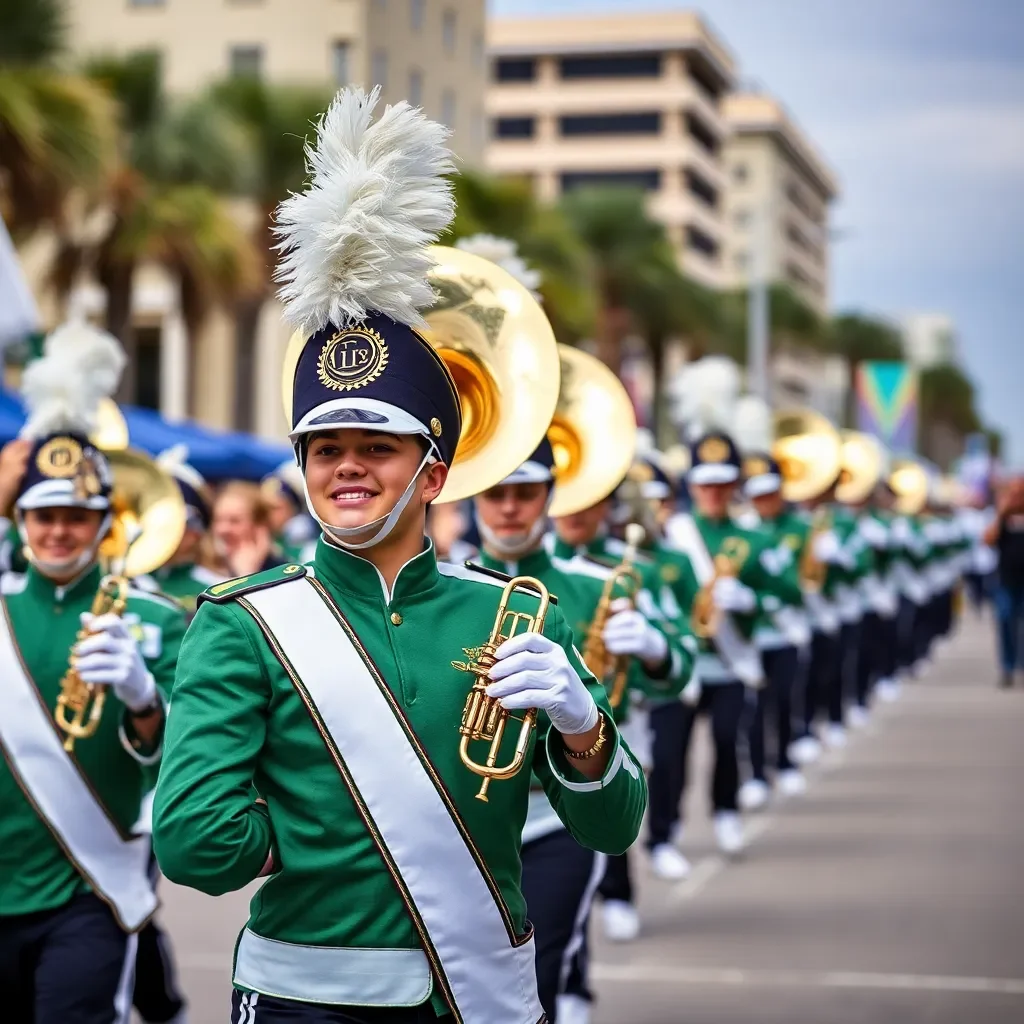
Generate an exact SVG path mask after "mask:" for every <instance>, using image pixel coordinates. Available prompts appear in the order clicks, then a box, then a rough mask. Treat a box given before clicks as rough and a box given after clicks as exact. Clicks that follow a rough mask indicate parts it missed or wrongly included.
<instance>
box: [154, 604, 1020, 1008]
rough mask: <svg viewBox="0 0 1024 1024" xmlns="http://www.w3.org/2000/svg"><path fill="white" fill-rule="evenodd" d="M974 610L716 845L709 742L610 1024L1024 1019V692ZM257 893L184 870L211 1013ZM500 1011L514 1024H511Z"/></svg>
mask: <svg viewBox="0 0 1024 1024" xmlns="http://www.w3.org/2000/svg"><path fill="white" fill-rule="evenodd" d="M994 682H995V669H994V666H993V653H992V641H991V626H990V625H988V624H987V623H986V624H981V623H977V622H974V621H971V622H968V623H966V624H965V626H964V627H963V629H962V630H961V633H960V635H959V636H958V637H957V638H956V639H955V640H954V641H953V642H952V644H951V645H949V646H947V647H946V648H944V649H943V650H941V651H940V652H939V655H938V658H937V661H936V664H935V666H934V667H933V668H932V669H931V670H930V671H929V672H928V674H927V675H926V676H925V677H924V678H923V679H921V680H919V681H917V682H915V683H912V684H911V685H909V686H908V687H906V688H905V689H904V695H903V697H902V699H901V700H900V701H899V702H897V703H896V704H893V705H887V706H884V707H879V708H878V709H877V710H876V712H875V714H874V715H873V716H872V719H871V722H870V723H869V725H868V726H867V727H866V728H865V729H864V730H862V731H860V732H858V733H855V734H854V735H853V736H852V737H851V741H850V743H849V745H848V747H847V748H846V749H845V750H842V751H832V752H829V753H828V754H827V755H826V757H825V758H824V759H823V761H822V762H821V763H820V764H819V765H817V766H815V767H814V768H812V769H811V771H810V773H809V774H810V787H809V790H808V792H807V793H806V794H805V795H804V796H802V797H798V798H793V799H791V800H787V801H784V802H778V803H776V804H775V805H774V806H772V807H771V808H770V809H769V810H767V811H766V812H763V813H762V814H760V815H758V816H751V817H750V818H749V819H748V823H747V824H748V828H749V830H750V833H751V838H752V841H751V843H750V846H749V848H748V850H747V851H746V853H745V854H744V855H743V857H742V859H741V860H738V861H735V862H729V863H726V862H725V861H723V860H722V858H720V857H719V856H718V854H717V853H716V852H715V850H714V846H713V843H712V837H711V832H710V823H709V821H708V816H707V808H706V804H705V802H704V793H703V791H704V789H705V786H704V785H703V779H704V777H705V772H706V762H707V744H706V738H705V737H703V736H702V737H701V742H700V743H699V744H698V749H697V750H696V751H695V758H696V761H697V763H698V767H697V769H696V771H694V772H693V773H692V775H693V779H694V782H695V784H697V783H699V786H697V785H695V786H694V789H695V790H697V791H695V792H691V793H690V794H689V799H688V815H687V820H688V824H687V830H686V835H685V838H684V843H683V849H684V850H685V852H686V854H687V856H688V857H690V859H691V861H692V862H693V872H692V874H691V876H690V878H689V879H688V880H687V881H685V882H680V883H675V884H669V883H664V882H661V881H659V880H657V879H654V878H653V877H652V876H651V875H650V873H649V871H648V869H647V865H646V862H645V860H644V857H643V855H642V853H640V852H639V851H635V852H634V875H635V877H636V880H637V882H638V885H639V889H640V910H641V915H642V918H643V932H642V934H641V937H640V938H639V939H638V940H637V941H636V942H634V943H631V944H629V945H610V944H608V943H606V942H604V941H603V939H602V937H601V935H600V934H599V933H600V928H599V927H598V926H596V923H595V927H594V929H593V933H592V934H593V937H594V965H593V974H594V985H595V989H596V991H597V995H598V1002H597V1006H596V1009H595V1013H594V1024H613V1022H616V1024H617V1022H624V1024H677V1022H678V1024H861V1022H864V1024H868V1022H870V1024H890V1022H891V1024H1024V881H1022V877H1021V876H1022V874H1024V687H1022V688H1018V689H1017V690H1014V691H1009V692H1007V691H998V690H996V688H995V685H994ZM251 892H252V890H251V889H250V890H247V891H245V892H240V893H233V894H230V895H228V896H224V897H221V898H219V899H212V898H210V897H207V896H203V895H200V894H198V893H195V892H192V891H189V890H185V889H180V888H177V887H175V886H172V885H170V884H168V883H166V882H165V883H164V887H163V890H162V895H163V903H164V909H163V920H164V923H165V925H166V927H167V928H168V930H169V932H170V934H171V936H172V938H173V942H174V946H175V951H176V955H177V959H178V964H179V970H180V975H181V979H182V983H183V986H184V988H185V991H186V993H187V994H188V996H189V998H190V1001H191V1011H190V1019H191V1021H192V1024H226V1022H227V1021H228V1019H229V1015H228V998H229V990H230V964H231V951H232V947H233V943H234V939H235V937H236V935H237V933H238V930H239V929H240V927H241V926H242V924H243V923H244V921H245V918H246V914H247V909H246V908H247V903H248V899H249V896H250V895H251ZM495 1024H499V1022H495Z"/></svg>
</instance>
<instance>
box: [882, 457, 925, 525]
mask: <svg viewBox="0 0 1024 1024" xmlns="http://www.w3.org/2000/svg"><path fill="white" fill-rule="evenodd" d="M889 487H890V489H891V490H892V492H893V494H894V495H895V496H896V501H895V508H896V511H897V512H898V513H899V514H900V515H903V516H916V515H918V514H919V513H921V512H922V511H924V507H925V505H927V504H928V490H929V481H928V471H927V470H926V469H925V468H924V466H922V465H921V463H920V462H918V461H917V460H916V459H910V458H903V459H897V460H896V461H895V462H894V463H893V467H892V472H891V473H890V474H889Z"/></svg>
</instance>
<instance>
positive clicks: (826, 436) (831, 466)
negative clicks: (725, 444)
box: [772, 409, 842, 502]
mask: <svg viewBox="0 0 1024 1024" xmlns="http://www.w3.org/2000/svg"><path fill="white" fill-rule="evenodd" d="M774 433H775V442H774V443H773V445H772V455H773V457H774V458H775V460H776V462H778V464H779V468H780V469H781V470H782V496H783V498H785V499H786V501H795V502H800V501H809V500H810V499H812V498H816V497H818V496H819V495H821V494H824V493H825V491H827V490H828V489H829V488H830V487H831V486H832V485H833V484H834V483H835V482H836V480H837V479H838V477H839V473H840V470H841V468H842V442H841V440H840V437H839V431H837V430H836V428H835V427H833V426H832V424H831V423H830V422H829V420H828V419H826V417H824V416H822V415H821V414H820V413H817V412H814V411H812V410H810V409H795V410H794V409H789V410H780V411H779V412H777V413H776V414H775V423H774Z"/></svg>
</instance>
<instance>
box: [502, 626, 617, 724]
mask: <svg viewBox="0 0 1024 1024" xmlns="http://www.w3.org/2000/svg"><path fill="white" fill-rule="evenodd" d="M494 656H495V657H496V658H497V659H498V660H497V663H496V664H495V665H494V667H493V668H492V669H491V673H490V674H491V679H492V680H493V681H492V682H491V685H490V686H488V687H487V696H488V697H496V698H497V699H498V700H499V701H500V702H501V706H502V707H503V708H505V709H506V710H508V711H525V710H527V709H528V708H538V709H539V710H541V711H546V712H547V714H548V718H550V719H551V724H552V725H553V726H554V728H555V730H556V731H557V732H560V733H561V734H562V735H563V736H578V735H580V734H582V733H585V732H590V730H591V729H593V728H594V726H595V725H597V718H598V710H597V704H596V703H595V701H594V698H593V697H592V696H591V694H590V691H589V690H588V689H587V687H586V684H585V683H584V682H583V680H582V679H580V677H579V676H578V675H577V674H576V670H575V669H574V668H573V667H572V665H570V664H569V659H568V658H567V657H566V656H565V651H563V650H562V648H561V647H559V646H558V644H556V643H555V642H554V641H552V640H549V639H548V638H547V637H546V636H544V634H543V633H518V634H517V635H516V636H514V637H511V638H509V639H508V640H506V641H505V642H504V643H503V644H502V645H501V646H500V647H499V648H498V649H497V651H495V652H494Z"/></svg>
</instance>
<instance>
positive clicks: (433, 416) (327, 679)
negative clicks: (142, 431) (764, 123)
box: [154, 89, 646, 1024]
mask: <svg viewBox="0 0 1024 1024" xmlns="http://www.w3.org/2000/svg"><path fill="white" fill-rule="evenodd" d="M378 95H379V93H378V91H377V90H375V91H374V92H373V93H371V94H370V95H369V96H367V95H366V94H365V93H364V92H363V91H362V90H360V89H346V90H343V91H342V92H341V93H340V94H339V95H338V97H337V98H336V100H335V101H334V103H333V104H332V106H331V108H330V109H329V111H328V112H327V114H326V115H325V117H324V119H323V121H322V122H321V124H320V125H319V127H318V141H317V146H316V148H315V150H313V151H312V153H311V156H310V164H311V166H310V171H311V178H312V180H311V184H310V186H309V188H308V190H307V191H306V192H303V193H300V194H298V195H296V196H293V197H292V198H290V199H289V200H287V201H286V202H285V203H284V204H283V205H282V207H281V210H280V213H279V223H280V224H281V225H282V226H281V229H280V230H281V234H282V247H283V249H284V251H285V257H284V262H283V271H282V280H283V281H284V287H283V289H282V296H283V299H284V302H285V307H286V312H287V315H288V317H289V319H290V320H292V321H293V322H294V323H296V324H298V325H299V331H300V333H299V335H298V341H299V343H300V347H299V348H298V349H296V350H295V351H296V352H297V359H296V360H295V361H294V364H293V366H294V369H292V366H290V365H288V364H287V361H286V377H285V380H286V384H287V385H288V386H289V394H290V396H291V403H290V405H291V421H290V422H291V427H292V432H291V437H292V440H293V443H294V446H295V451H296V458H297V461H298V463H299V465H300V467H301V469H302V471H303V480H304V487H305V490H306V495H307V505H308V507H309V509H310V513H311V514H312V515H313V516H314V518H315V519H316V520H317V522H318V524H319V526H320V528H321V530H322V531H323V536H322V537H321V539H320V541H319V543H318V546H317V549H316V554H315V556H314V558H313V561H312V564H311V565H310V566H303V565H300V564H291V565H286V566H284V567H282V568H280V569H277V570H273V571H270V572H267V573H263V574H258V575H256V576H254V577H251V578H248V579H242V580H237V581H229V583H227V584H221V585H219V586H218V587H214V588H212V589H211V591H209V592H208V594H207V595H205V596H204V598H202V599H201V600H200V605H199V611H198V613H197V615H196V618H195V619H194V620H193V623H192V625H191V627H190V629H189V633H188V636H187V638H186V642H185V645H184V648H183V652H182V659H181V664H180V667H179V672H178V676H177V678H176V681H175V691H174V711H175V713H174V714H173V715H171V716H170V719H169V723H168V732H167V738H166V758H165V762H164V769H163V771H162V772H161V776H160V782H159V785H158V788H157V799H156V807H155V814H154V826H155V827H154V836H155V842H156V849H157V855H158V858H159V860H160V863H161V867H162V868H163V870H164V872H165V873H166V874H167V876H168V877H169V878H172V879H174V880H176V881H178V882H180V883H181V884H185V885H189V886H192V887H195V888H199V889H201V890H203V891H205V892H209V893H221V892H225V891H228V890H232V889H237V888H239V887H241V886H243V885H245V884H247V883H248V882H250V881H251V880H252V879H254V878H255V877H257V876H258V875H261V874H269V876H270V877H269V879H268V881H267V882H265V883H264V885H263V887H262V888H261V890H260V892H259V894H258V896H257V897H256V898H255V899H254V901H253V904H252V913H251V917H250V920H249V923H248V926H247V927H246V928H245V930H244V931H243V933H242V935H241V938H240V940H239V943H238V947H237V950H236V957H235V966H234V976H233V981H234V994H233V1000H232V1005H233V1011H232V1020H233V1021H234V1022H236V1024H238V1022H241V1021H244V1022H246V1024H274V1022H278V1021H286V1020H287V1021H295V1020H303V1021H310V1022H327V1021H342V1020H344V1021H352V1022H362V1021H381V1022H382V1021H387V1022H389V1024H392V1022H393V1024H401V1022H404V1021H427V1020H432V1019H434V1018H435V1016H445V1015H446V1014H448V1013H451V1014H452V1015H454V1016H455V1018H456V1019H457V1020H459V1021H462V1022H465V1024H494V1022H496V1021H502V1022H508V1024H536V1022H538V1021H539V1020H541V1018H542V1017H543V1009H542V1007H541V1005H540V1002H539V999H538V996H537V986H536V973H535V952H534V943H533V938H532V934H531V931H530V929H529V926H528V924H527V921H526V910H525V903H524V899H523V895H522V890H521V887H520V876H521V866H520V861H519V846H520V841H521V836H522V829H523V825H524V823H525V820H526V816H527V808H528V803H529V791H530V770H529V769H531V768H532V771H533V773H534V774H535V775H536V777H537V778H538V779H539V780H540V781H541V783H542V785H543V786H544V789H545V792H546V793H547V796H548V799H549V801H550V802H551V804H552V806H553V807H554V808H555V809H556V811H557V813H558V814H559V817H560V818H561V819H562V821H563V822H564V824H565V825H566V827H567V828H568V829H569V831H570V832H571V834H572V835H573V836H574V838H575V839H576V840H577V841H579V842H580V843H582V844H583V845H586V846H589V847H591V848H593V849H597V850H602V851H604V852H612V853H616V852H620V851H621V850H624V849H625V848H627V847H628V846H629V845H630V843H632V842H633V840H634V839H635V838H636V835H637V832H638V829H639V825H640V819H641V816H642V814H643V811H644V807H645V803H646V800H645V785H644V780H643V775H642V772H641V771H640V769H639V768H638V766H637V765H636V763H635V762H634V759H633V757H632V755H631V754H630V752H629V750H628V748H627V747H626V746H625V744H624V743H623V742H622V741H621V739H620V737H619V734H618V731H617V729H616V728H615V725H614V724H613V722H612V719H611V713H610V710H609V708H608V704H607V701H606V699H605V697H604V695H603V694H602V693H601V688H600V686H599V684H598V683H597V681H596V680H595V679H594V678H593V676H591V674H590V673H589V672H588V671H587V669H586V667H585V666H584V665H583V663H582V661H581V660H580V658H579V655H578V654H577V653H576V651H575V650H574V648H573V643H572V632H571V630H570V628H569V626H568V625H567V624H566V621H565V618H564V617H563V615H562V614H561V613H560V612H559V611H558V609H557V606H556V605H555V604H554V603H552V604H551V605H550V606H549V607H547V608H546V616H545V617H544V618H543V620H542V631H520V632H518V633H516V635H514V636H513V637H512V638H511V639H510V640H506V641H504V642H501V643H500V644H499V643H498V640H499V639H500V637H498V638H496V639H494V640H493V643H495V644H496V645H497V648H496V650H495V652H494V654H493V655H491V654H490V653H488V650H489V649H488V648H486V647H485V648H480V647H478V646H476V645H480V644H483V643H484V642H485V641H486V640H487V638H488V637H489V636H491V635H492V631H495V629H496V621H495V620H496V617H497V616H496V612H497V611H498V609H499V602H500V601H501V600H502V598H503V596H504V597H505V598H507V600H508V601H509V610H510V611H513V612H515V613H517V614H519V613H522V614H525V615H529V616H531V617H539V616H541V614H542V612H543V611H544V610H545V609H544V602H543V601H538V598H537V596H536V595H535V593H534V592H524V591H522V590H517V591H514V592H510V593H507V592H506V591H507V587H506V581H505V578H504V577H503V576H496V575H495V574H493V573H490V572H485V571H483V570H473V569H469V568H464V567H461V566H454V565H444V564H440V563H438V562H437V560H436V558H435V555H434V551H433V548H432V547H431V546H430V544H429V543H428V542H426V540H425V537H424V520H425V512H426V507H427V505H428V504H429V503H430V502H432V501H433V500H435V499H436V498H437V497H438V496H439V495H440V494H441V492H442V489H443V488H444V486H445V482H446V480H447V479H450V478H451V476H452V474H453V472H454V471H453V470H452V467H453V460H455V458H456V454H457V446H458V444H459V438H460V432H461V427H462V414H461V409H460V401H459V399H460V395H459V393H458V392H457V390H456V386H455V383H454V380H453V378H452V375H451V373H450V372H449V370H448V369H447V367H446V365H445V364H444V363H443V362H442V360H441V358H440V357H439V356H438V354H437V353H435V351H434V349H433V348H432V347H431V346H430V344H428V343H427V341H425V340H424V338H423V337H422V335H421V334H420V333H419V331H418V330H417V328H419V327H421V326H422V324H423V320H422V316H421V314H420V312H419V310H420V309H421V308H423V307H425V306H429V305H431V303H433V302H435V301H436V300H435V295H434V292H433V290H432V289H431V287H430V284H429V282H428V280H427V271H428V270H429V268H430V265H431V263H432V262H433V261H432V259H431V256H430V254H429V253H428V251H427V246H428V244H429V242H430V241H431V239H432V238H433V237H435V236H436V234H437V233H438V232H440V231H442V230H444V228H445V227H446V226H447V224H448V223H449V221H450V219H451V217H452V213H453V203H452V198H451V192H450V185H449V184H448V182H447V181H446V179H445V177H444V176H445V175H446V174H447V173H449V172H450V171H451V169H452V164H451V159H450V154H449V152H448V150H447V148H446V147H445V145H444V139H445V137H446V131H445V129H443V128H442V127H441V126H440V125H437V124H434V123H432V122H430V121H428V120H426V119H425V118H424V116H423V114H422V112H421V111H418V110H414V109H412V108H410V107H409V106H408V104H406V103H399V104H397V105H395V106H391V107H388V108H387V109H386V110H385V112H384V114H383V116H382V117H381V118H380V120H379V121H377V122H376V123H374V124H372V125H371V115H372V111H373V108H374V107H375V105H376V102H377V97H378ZM441 252H445V250H441ZM463 258H464V259H468V258H469V257H466V256H465V255H464V254H463ZM478 262H479V263H481V264H482V263H484V261H482V260H481V261H478ZM495 273H498V274H501V272H500V271H497V270H496V271H495ZM471 287H472V288H476V287H477V286H476V285H472V286H471ZM514 287H518V286H516V285H515V282H514V280H513V279H512V278H510V277H508V275H502V277H501V284H500V287H498V286H495V288H496V289H497V292H502V291H505V290H508V289H513V288H514ZM484 291H493V289H487V288H486V287H485V288H484ZM517 298H519V296H517ZM528 300H529V296H528V295H527V294H526V293H525V291H522V293H521V303H525V302H527V301H528ZM450 308H451V307H448V309H450ZM478 309H479V305H475V306H471V307H470V309H469V313H470V315H471V316H472V315H473V314H474V313H475V312H476V310H478ZM495 312H497V310H496V311H495ZM433 315H435V316H436V308H435V310H434V313H433ZM505 315H508V309H507V308H506V309H505ZM460 322H461V321H460ZM478 322H479V321H472V320H471V318H468V319H467V321H466V322H465V323H464V327H465V328H466V329H467V330H468V329H469V328H470V326H471V323H478ZM498 322H499V323H500V320H499V321H498ZM436 323H437V321H436V320H434V321H432V324H436ZM489 323H492V324H493V323H494V318H492V319H491V320H490V321H489ZM550 344H551V346H552V349H553V347H554V342H553V338H552V339H551V341H550ZM535 355H536V353H535ZM555 383H557V381H556V382H555ZM535 386H536V385H535ZM466 400H469V401H472V396H466ZM550 411H553V409H552V410H550ZM550 411H549V416H550ZM515 430H516V432H517V433H518V435H519V437H520V441H521V440H526V441H527V442H528V443H530V444H531V447H532V445H534V444H536V441H537V440H539V437H540V436H542V435H541V433H535V432H534V431H535V430H536V425H533V424H526V423H517V424H515ZM540 431H541V432H542V431H543V427H541V428H540ZM531 439H532V440H531ZM510 451H511V449H510ZM527 451H529V449H527ZM497 454H498V453H495V452H487V451H486V450H485V452H484V455H483V458H484V463H485V464H488V465H490V466H491V472H492V473H493V474H494V475H493V476H492V478H491V479H492V480H494V479H501V478H503V477H504V476H506V475H507V474H508V472H510V471H511V470H512V469H513V468H514V466H515V465H516V464H518V462H519V461H520V460H521V458H522V456H521V455H517V456H516V462H514V463H512V464H510V465H504V466H502V465H500V464H498V463H501V462H502V459H499V458H497V457H496V456H497ZM509 457H510V456H509V454H508V452H506V453H505V454H504V460H505V461H506V462H507V460H508V459H509ZM455 469H456V470H457V469H458V464H457V463H455ZM479 482H480V484H482V485H483V486H484V487H485V488H486V487H487V486H489V481H488V480H487V479H484V478H481V479H480V481H479ZM478 489H479V487H478ZM531 586H532V585H531ZM533 589H534V590H536V588H535V587H534V588H533ZM499 621H500V622H501V623H502V624H503V625H504V626H505V628H509V629H511V628H512V627H511V626H509V625H508V623H507V619H506V620H499ZM534 625H541V622H540V621H538V622H535V623H534ZM492 649H493V648H492ZM461 659H466V660H461ZM492 661H493V663H492ZM467 670H468V671H467ZM477 673H479V678H480V679H481V682H480V683H478V684H475V686H476V687H479V686H484V687H485V688H486V693H487V695H488V696H489V697H490V698H491V699H493V700H496V701H497V702H499V706H500V707H501V708H504V709H505V710H507V711H509V712H523V713H525V712H527V710H528V709H537V710H538V712H539V713H540V714H541V718H540V722H539V723H538V728H537V729H536V730H530V729H529V728H528V725H526V726H524V727H523V728H522V729H520V728H518V725H519V723H518V722H514V721H513V722H510V725H511V726H516V727H517V728H515V729H512V728H510V729H509V730H508V733H509V734H508V735H506V736H505V742H504V743H503V744H501V741H500V737H496V739H495V745H499V744H500V749H498V750H497V751H496V753H497V756H498V761H499V765H500V766H504V765H505V764H506V761H507V760H508V759H509V758H510V757H511V755H512V748H513V747H515V746H516V745H517V739H518V742H520V743H522V744H524V745H523V746H522V747H521V750H522V755H521V756H520V755H517V757H516V761H515V762H514V763H513V767H514V766H515V764H516V763H523V761H524V760H525V762H526V763H527V767H526V770H522V771H518V772H517V773H516V774H514V775H512V777H510V778H501V779H498V778H485V779H484V780H483V782H484V786H482V785H481V781H482V780H481V778H480V777H479V774H480V772H483V771H490V769H489V768H487V767H486V766H485V765H484V764H482V763H481V760H482V759H483V757H484V754H485V749H481V748H483V747H484V745H483V744H478V745H477V752H478V754H479V759H472V758H471V759H472V760H473V764H474V767H473V769H469V768H468V765H467V762H466V761H465V760H464V757H471V755H472V753H473V751H472V750H470V748H469V747H468V744H469V743H470V742H471V740H470V737H469V735H468V734H466V735H465V736H464V738H463V749H464V750H465V751H467V753H465V754H464V755H463V754H460V744H459V732H460V725H459V723H460V720H461V719H462V717H463V712H464V707H468V708H469V709H472V708H473V707H476V706H477V703H478V698H479V697H480V696H481V694H482V692H483V691H482V690H480V689H478V688H474V683H473V680H474V679H475V678H477ZM488 679H489V680H490V682H487V680H488ZM471 690H472V692H473V694H474V696H473V698H472V700H471V701H469V702H467V693H469V692H470V691H471ZM528 722H529V716H527V723H528ZM523 736H525V737H526V739H525V740H524V739H522V737H523ZM534 737H536V740H535V741H534ZM494 763H495V762H494V761H493V760H491V761H490V764H491V765H494ZM498 770H501V769H495V771H498ZM491 782H493V784H492V785H490V788H489V790H487V789H486V784H487V783H491ZM253 786H255V788H256V790H257V791H258V792H259V794H260V799H259V800H257V801H254V800H253V798H252V795H251V790H252V787H253ZM482 790H485V791H484V792H482ZM483 796H486V797H487V799H486V800H484V799H483V798H482V797H483Z"/></svg>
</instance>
